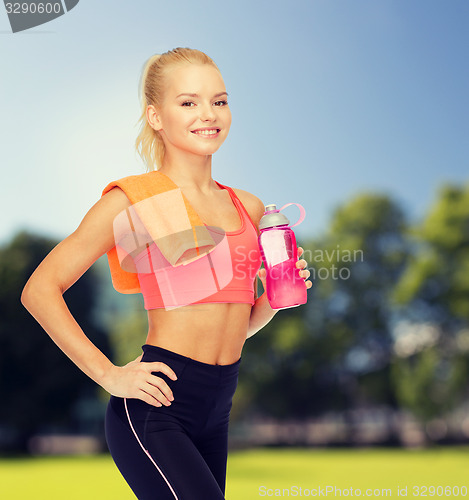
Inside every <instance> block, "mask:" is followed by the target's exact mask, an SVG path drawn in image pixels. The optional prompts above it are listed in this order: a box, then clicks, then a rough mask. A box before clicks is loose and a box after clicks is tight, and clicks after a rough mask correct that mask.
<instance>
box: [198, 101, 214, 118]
mask: <svg viewBox="0 0 469 500" xmlns="http://www.w3.org/2000/svg"><path fill="white" fill-rule="evenodd" d="M199 109H200V118H201V120H202V121H213V120H214V119H215V110H214V109H213V106H212V105H211V104H210V103H205V104H204V105H203V106H201V107H200V108H199Z"/></svg>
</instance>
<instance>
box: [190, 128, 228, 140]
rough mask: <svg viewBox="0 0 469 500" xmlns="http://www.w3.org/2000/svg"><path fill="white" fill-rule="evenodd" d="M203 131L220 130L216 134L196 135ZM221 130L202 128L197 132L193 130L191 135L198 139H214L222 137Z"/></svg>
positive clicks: (197, 129)
mask: <svg viewBox="0 0 469 500" xmlns="http://www.w3.org/2000/svg"><path fill="white" fill-rule="evenodd" d="M202 130H218V132H217V133H216V134H210V135H208V134H196V132H200V131H202ZM220 132H221V129H220V128H219V127H202V128H196V129H195V130H191V133H192V134H194V135H196V136H197V137H202V138H203V139H214V138H216V137H218V136H219V135H220Z"/></svg>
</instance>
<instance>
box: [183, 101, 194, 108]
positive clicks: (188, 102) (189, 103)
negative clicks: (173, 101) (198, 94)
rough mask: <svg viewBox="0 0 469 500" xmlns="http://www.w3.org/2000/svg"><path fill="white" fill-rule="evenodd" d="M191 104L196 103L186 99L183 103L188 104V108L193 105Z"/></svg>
mask: <svg viewBox="0 0 469 500" xmlns="http://www.w3.org/2000/svg"><path fill="white" fill-rule="evenodd" d="M191 104H194V103H193V102H192V101H185V102H183V103H182V104H181V106H187V107H188V108H190V107H191Z"/></svg>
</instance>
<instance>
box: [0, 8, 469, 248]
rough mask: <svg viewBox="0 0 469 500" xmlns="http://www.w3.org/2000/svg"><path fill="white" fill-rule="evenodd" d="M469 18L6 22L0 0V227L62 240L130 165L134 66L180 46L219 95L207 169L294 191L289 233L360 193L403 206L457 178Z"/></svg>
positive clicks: (376, 15)
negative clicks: (215, 75)
mask: <svg viewBox="0 0 469 500" xmlns="http://www.w3.org/2000/svg"><path fill="white" fill-rule="evenodd" d="M468 21H469V3H468V2H467V1H466V0H449V1H447V2H442V1H441V0H436V1H435V0H413V1H412V2H409V1H407V0H394V1H390V0H360V1H351V0H327V1H326V0H310V1H298V2H289V3H287V2H278V1H269V2H265V1H258V2H248V1H246V0H242V1H236V2H214V1H198V2H189V1H179V2H155V1H154V0H139V1H138V2H130V1H129V2H123V1H119V2H118V1H116V0H113V1H111V0H100V1H99V2H85V1H84V0H81V1H80V2H79V4H78V5H77V6H76V7H75V8H74V9H73V10H72V11H70V12H69V13H67V14H66V15H64V16H62V17H60V18H58V19H56V20H54V21H52V22H50V23H47V24H44V25H42V26H38V27H36V28H32V29H30V30H28V31H25V32H20V33H15V34H12V33H11V30H10V26H9V24H8V19H7V16H6V12H5V8H4V5H3V4H2V5H0V54H1V62H2V68H1V72H0V73H1V76H0V109H1V110H2V111H1V114H0V133H1V138H2V139H1V141H2V143H1V144H2V146H1V148H0V165H1V170H0V172H1V173H0V176H1V177H0V181H1V184H2V188H3V189H2V192H3V196H2V205H3V206H2V209H3V210H2V213H3V215H2V217H1V218H0V241H1V242H4V241H6V240H7V239H8V238H9V237H10V236H11V235H12V234H13V232H14V231H16V230H17V229H19V228H27V229H31V230H35V231H41V232H46V233H47V234H48V235H49V236H53V237H56V238H63V237H65V236H67V235H68V234H69V233H71V232H72V231H74V230H75V229H76V227H77V226H78V224H79V223H80V221H81V219H82V218H83V216H84V215H85V213H86V212H87V210H88V209H89V208H90V207H91V206H92V205H93V204H94V203H95V202H96V201H97V200H98V199H99V197H100V195H101V191H102V189H103V188H104V186H105V185H106V184H108V182H110V181H111V180H114V179H117V178H120V177H123V176H126V175H132V174H138V173H143V172H144V166H143V163H142V162H141V160H140V159H139V157H138V156H137V155H136V153H135V151H134V141H135V137H136V135H137V133H138V128H137V119H138V116H139V111H140V110H139V102H138V80H139V77H140V71H141V68H142V65H143V64H144V62H145V60H146V59H147V58H148V57H149V56H150V55H152V54H154V53H160V52H164V51H166V50H169V49H172V48H174V47H177V46H186V47H193V48H198V49H200V50H203V51H205V52H206V53H207V54H209V55H210V56H211V57H212V58H213V59H214V60H215V61H216V63H217V64H218V66H219V68H220V69H221V71H222V74H223V77H224V80H225V84H226V87H227V90H228V92H229V94H230V99H229V102H230V107H231V111H232V114H233V124H232V127H231V131H230V135H229V136H228V139H227V141H226V142H225V144H224V145H223V146H222V147H221V149H220V150H219V151H218V152H217V153H216V154H215V156H214V158H213V163H212V175H213V177H214V179H216V180H218V181H219V182H222V183H224V184H228V185H230V186H233V187H239V188H241V189H245V190H247V191H250V192H252V193H254V194H256V195H257V196H259V197H260V198H261V199H262V200H263V201H264V203H265V204H268V203H277V205H278V206H281V205H283V204H285V203H288V202H298V203H301V204H302V205H303V206H304V207H305V209H306V219H305V221H304V222H303V223H302V224H301V225H300V226H298V227H297V228H295V229H296V232H297V235H298V237H299V239H300V243H301V238H302V237H308V236H316V235H319V234H320V233H321V232H322V231H323V230H324V229H325V228H326V227H327V223H328V221H329V219H330V217H331V212H332V210H333V209H334V208H335V207H336V206H338V205H340V204H341V203H344V202H345V201H347V200H349V199H350V198H351V197H352V196H354V195H355V194H357V193H358V192H363V191H380V192H385V193H388V194H390V195H392V196H393V197H394V198H395V199H396V200H397V201H398V202H399V203H401V204H402V206H403V208H404V209H405V210H406V211H407V213H408V214H409V217H411V218H413V219H415V220H417V219H418V218H419V217H420V216H422V214H424V213H425V210H426V209H427V208H428V206H429V205H430V204H431V202H432V200H433V199H434V198H435V196H436V192H437V189H438V186H439V185H440V184H441V183H442V182H445V181H447V182H454V183H465V182H468V177H469V169H468V160H467V159H468V149H469V146H468V137H469V130H468V116H469V110H468V107H469V106H468V88H469V78H468V75H469V69H468V65H467V47H468V41H469V40H468V39H469V30H468V26H469V24H468ZM295 210H296V209H295V208H292V207H290V208H288V209H287V210H286V215H287V216H288V217H289V218H290V219H291V220H296V217H297V216H298V212H297V211H295Z"/></svg>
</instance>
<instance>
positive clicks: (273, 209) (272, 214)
mask: <svg viewBox="0 0 469 500" xmlns="http://www.w3.org/2000/svg"><path fill="white" fill-rule="evenodd" d="M285 224H290V221H289V220H288V219H287V218H286V217H285V215H283V214H281V213H280V210H277V205H275V204H274V203H272V204H271V205H266V206H265V213H264V215H263V216H262V218H261V220H260V221H259V231H260V230H261V229H266V228H267V227H274V226H284V225H285Z"/></svg>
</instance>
